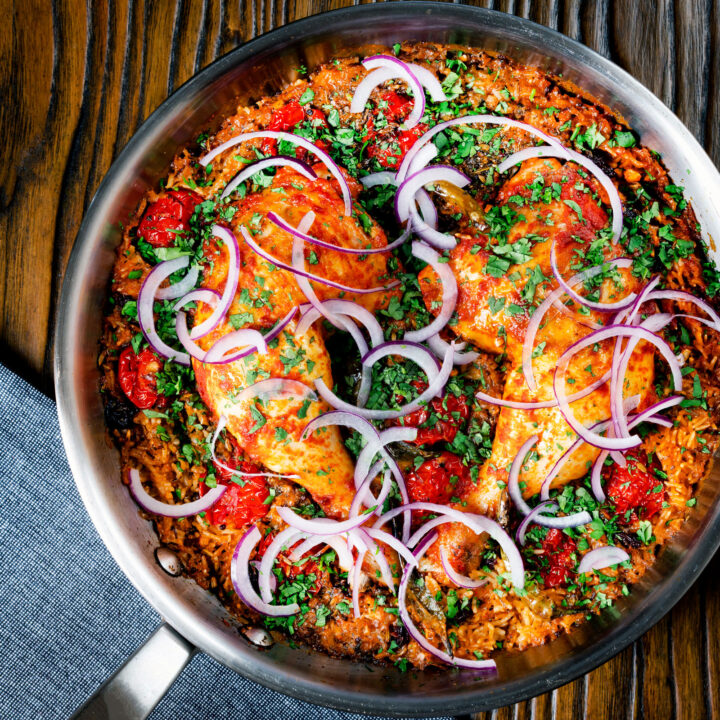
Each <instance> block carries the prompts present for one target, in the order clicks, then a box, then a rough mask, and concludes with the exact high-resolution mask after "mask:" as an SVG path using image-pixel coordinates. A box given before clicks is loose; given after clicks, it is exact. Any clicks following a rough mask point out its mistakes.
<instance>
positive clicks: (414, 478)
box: [406, 452, 472, 517]
mask: <svg viewBox="0 0 720 720" xmlns="http://www.w3.org/2000/svg"><path fill="white" fill-rule="evenodd" d="M471 483H472V479H471V477H470V469H469V468H468V467H467V466H466V465H464V464H463V461H462V460H461V459H460V458H459V457H458V456H457V455H455V454H453V453H451V452H443V453H440V455H439V456H438V457H436V458H431V459H430V460H426V461H425V462H424V463H423V464H422V465H420V467H418V468H417V469H415V470H413V471H412V472H410V473H409V474H408V475H407V478H406V484H407V490H408V494H409V496H410V500H411V501H413V502H431V503H438V504H440V505H447V504H448V503H449V502H450V501H451V499H452V498H453V497H458V498H462V496H463V495H464V493H465V490H466V489H467V487H468V485H470V484H471ZM425 515H426V513H422V517H424V516H425Z"/></svg>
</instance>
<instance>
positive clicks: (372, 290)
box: [240, 227, 400, 295]
mask: <svg viewBox="0 0 720 720" xmlns="http://www.w3.org/2000/svg"><path fill="white" fill-rule="evenodd" d="M240 232H241V233H242V236H243V238H244V239H245V242H246V243H247V244H248V245H249V246H250V248H251V249H252V250H253V251H254V252H256V253H257V254H258V255H259V256H260V257H261V258H262V259H263V260H267V262H269V263H271V264H272V265H275V266H276V267H279V268H282V269H283V270H288V271H289V272H291V273H293V274H295V275H301V276H302V277H305V278H307V279H308V280H313V281H315V282H319V283H321V284H322V285H328V286H329V287H334V288H336V289H337V290H343V291H345V292H348V293H356V294H358V295H368V294H370V293H376V292H382V291H383V290H390V289H391V288H394V287H396V286H397V285H399V284H400V281H399V280H393V281H392V282H390V283H389V284H388V285H380V286H378V287H373V288H354V287H349V286H348V285H343V284H342V283H338V282H335V281H334V280H328V279H327V278H322V277H319V276H318V275H314V274H313V273H309V272H302V273H299V272H298V271H297V270H295V268H293V266H292V265H287V264H286V263H283V262H280V261H279V260H278V259H277V258H274V257H273V256H272V255H270V253H267V252H265V251H264V250H263V249H262V248H261V247H260V246H259V245H258V244H257V243H256V242H255V241H254V240H253V239H252V237H251V235H250V233H249V232H248V231H247V229H246V228H245V227H241V228H240Z"/></svg>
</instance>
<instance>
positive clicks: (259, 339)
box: [203, 328, 267, 363]
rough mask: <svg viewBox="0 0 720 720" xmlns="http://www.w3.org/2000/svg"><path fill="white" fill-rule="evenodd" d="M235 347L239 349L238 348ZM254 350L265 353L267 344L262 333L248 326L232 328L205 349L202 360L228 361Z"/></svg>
mask: <svg viewBox="0 0 720 720" xmlns="http://www.w3.org/2000/svg"><path fill="white" fill-rule="evenodd" d="M237 348H240V349H239V350H238V349H237ZM233 351H235V352H233ZM254 352H257V353H258V354H259V355H265V354H267V344H266V342H265V338H264V337H263V335H262V333H260V332H259V331H257V330H252V329H250V328H245V329H242V330H233V331H232V332H229V333H227V335H223V337H221V338H220V339H219V340H218V341H217V342H216V343H215V344H214V345H213V346H212V347H211V348H210V349H209V350H208V351H207V354H206V355H205V358H204V360H203V362H206V363H229V362H234V361H235V360H238V359H239V358H241V357H246V356H247V355H250V354H252V353H254ZM228 353H229V354H228Z"/></svg>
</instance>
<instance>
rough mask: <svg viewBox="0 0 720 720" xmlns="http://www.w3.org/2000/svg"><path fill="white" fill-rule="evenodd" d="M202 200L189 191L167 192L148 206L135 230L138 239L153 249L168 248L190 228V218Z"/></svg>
mask: <svg viewBox="0 0 720 720" xmlns="http://www.w3.org/2000/svg"><path fill="white" fill-rule="evenodd" d="M200 202H202V198H201V197H200V196H199V195H197V194H196V193H194V192H191V191H190V190H169V191H168V192H167V193H166V194H165V195H163V197H161V198H159V199H158V200H156V201H155V202H154V203H151V204H150V205H148V207H147V209H146V210H145V214H144V215H143V218H142V220H141V221H140V224H139V225H138V228H137V235H138V237H140V238H142V239H143V240H145V241H146V242H148V243H150V245H152V246H153V247H170V246H171V245H172V244H174V242H175V240H176V238H177V235H178V233H179V232H185V231H186V230H187V229H188V228H189V227H190V217H191V216H192V214H193V212H194V210H195V206H196V205H197V204H198V203H200Z"/></svg>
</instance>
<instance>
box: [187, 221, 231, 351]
mask: <svg viewBox="0 0 720 720" xmlns="http://www.w3.org/2000/svg"><path fill="white" fill-rule="evenodd" d="M212 232H213V235H214V236H215V237H217V238H220V240H222V241H223V243H224V244H225V246H226V247H227V251H228V271H227V280H226V281H225V288H224V290H223V293H222V296H221V298H220V302H219V303H218V305H217V307H216V308H215V309H214V310H213V311H212V314H211V315H210V316H209V317H207V318H206V319H205V320H203V321H202V322H201V323H200V324H199V325H196V326H195V327H194V328H193V329H192V331H191V332H190V337H191V338H192V339H193V340H198V339H199V338H201V337H204V336H205V335H207V334H208V333H210V332H212V331H213V330H214V329H215V328H216V327H217V326H218V325H219V324H220V322H221V321H222V319H223V318H224V317H225V315H226V314H227V311H228V310H229V309H230V305H231V304H232V301H233V300H234V298H235V293H236V292H237V286H238V280H239V278H240V246H239V245H238V242H237V238H236V237H235V234H234V233H232V232H230V230H228V229H227V228H226V227H223V226H222V225H213V228H212Z"/></svg>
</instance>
